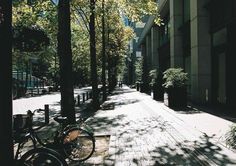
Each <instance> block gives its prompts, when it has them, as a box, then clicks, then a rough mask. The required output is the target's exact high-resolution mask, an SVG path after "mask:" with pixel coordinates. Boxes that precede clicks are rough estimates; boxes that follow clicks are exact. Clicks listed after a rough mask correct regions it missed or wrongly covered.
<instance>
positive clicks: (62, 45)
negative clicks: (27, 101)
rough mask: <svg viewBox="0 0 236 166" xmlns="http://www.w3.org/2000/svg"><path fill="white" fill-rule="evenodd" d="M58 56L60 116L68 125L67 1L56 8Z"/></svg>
mask: <svg viewBox="0 0 236 166" xmlns="http://www.w3.org/2000/svg"><path fill="white" fill-rule="evenodd" d="M58 55H59V58H60V90H61V114H62V116H66V117H68V119H69V122H70V123H74V122H75V108H74V90H73V78H72V51H71V28H70V2H69V1H68V0H60V1H59V6H58Z"/></svg>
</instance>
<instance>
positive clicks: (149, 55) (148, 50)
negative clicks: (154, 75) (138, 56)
mask: <svg viewBox="0 0 236 166" xmlns="http://www.w3.org/2000/svg"><path fill="white" fill-rule="evenodd" d="M146 57H147V70H148V72H149V70H150V69H152V52H151V34H147V36H146Z"/></svg>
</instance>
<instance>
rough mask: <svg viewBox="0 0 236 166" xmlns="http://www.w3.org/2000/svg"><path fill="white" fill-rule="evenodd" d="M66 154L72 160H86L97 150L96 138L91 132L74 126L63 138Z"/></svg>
mask: <svg viewBox="0 0 236 166" xmlns="http://www.w3.org/2000/svg"><path fill="white" fill-rule="evenodd" d="M62 143H63V148H64V152H65V155H66V156H67V158H69V159H70V160H72V161H80V162H81V161H85V160H87V159H88V158H90V157H91V156H92V154H93V152H94V150H95V139H94V137H93V135H92V134H91V133H89V132H88V131H86V130H83V129H81V128H77V127H73V128H71V129H69V130H67V131H66V132H65V135H64V137H63V138H62Z"/></svg>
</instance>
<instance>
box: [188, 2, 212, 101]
mask: <svg viewBox="0 0 236 166" xmlns="http://www.w3.org/2000/svg"><path fill="white" fill-rule="evenodd" d="M207 2H208V1H207V0H191V1H190V9H191V11H190V21H191V22H190V26H191V99H192V101H194V102H198V103H201V104H204V103H207V102H210V100H211V96H210V93H211V36H210V33H209V23H210V20H209V14H208V13H207V9H206V8H205V7H204V5H205V4H206V3H207Z"/></svg>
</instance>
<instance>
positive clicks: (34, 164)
mask: <svg viewBox="0 0 236 166" xmlns="http://www.w3.org/2000/svg"><path fill="white" fill-rule="evenodd" d="M18 166H68V164H67V163H66V161H65V159H64V158H63V157H62V156H61V155H60V154H59V153H57V152H56V151H54V150H52V149H47V148H36V149H31V150H30V151H28V152H26V153H25V154H24V155H23V156H22V157H21V159H20V160H19V165H18Z"/></svg>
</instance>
